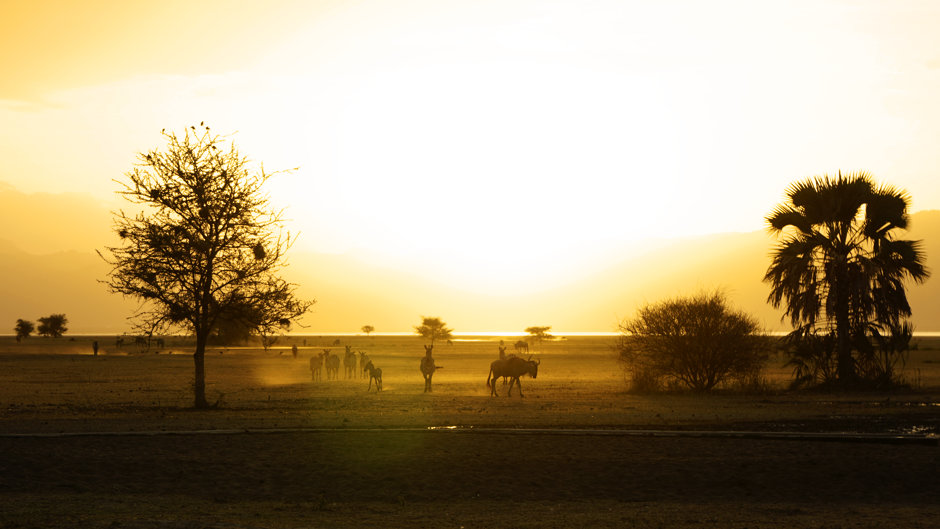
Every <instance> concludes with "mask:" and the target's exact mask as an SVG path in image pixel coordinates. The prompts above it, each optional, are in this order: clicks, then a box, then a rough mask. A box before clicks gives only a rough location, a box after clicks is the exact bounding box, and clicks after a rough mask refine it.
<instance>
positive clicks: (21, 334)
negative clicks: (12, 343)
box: [13, 319, 36, 342]
mask: <svg viewBox="0 0 940 529" xmlns="http://www.w3.org/2000/svg"><path fill="white" fill-rule="evenodd" d="M34 330H36V325H35V324H34V323H33V322H31V321H29V320H23V319H19V320H16V326H14V327H13V332H15V333H16V341H17V342H19V341H20V340H22V339H24V338H29V335H31V334H33V331H34Z"/></svg>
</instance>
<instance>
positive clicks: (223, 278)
mask: <svg viewBox="0 0 940 529" xmlns="http://www.w3.org/2000/svg"><path fill="white" fill-rule="evenodd" d="M163 135H164V137H165V138H166V140H167V146H166V148H165V149H163V150H153V151H149V152H146V153H141V154H140V155H139V163H138V164H137V166H136V167H135V168H134V169H133V170H132V171H130V172H128V173H126V175H125V176H126V177H127V181H124V182H119V183H120V184H121V185H122V186H123V189H122V190H121V191H119V193H120V194H121V195H123V196H124V198H125V199H127V200H128V201H129V202H130V203H131V204H132V205H133V207H134V210H135V212H134V213H126V212H124V211H119V212H117V213H115V224H114V230H115V232H116V233H117V235H118V236H119V237H120V240H121V242H120V245H119V246H115V247H109V248H107V249H106V252H107V253H108V254H109V255H108V256H106V257H105V256H103V258H104V259H105V260H106V261H107V262H108V263H109V264H110V265H111V266H112V270H111V271H110V273H109V275H108V279H107V281H105V282H106V283H107V284H108V285H109V286H110V287H111V290H112V291H113V292H118V293H121V294H124V295H127V296H132V297H136V298H139V299H140V300H141V301H142V302H143V303H142V305H141V309H140V310H139V311H138V312H137V313H136V314H135V318H136V319H137V320H138V321H143V322H145V323H146V325H148V326H149V327H151V328H153V329H165V328H177V329H183V330H188V331H190V332H192V333H193V334H194V335H195V338H196V350H195V353H194V354H193V359H194V364H195V378H194V380H195V382H194V384H193V386H194V390H195V406H196V407H197V408H206V407H208V406H209V404H208V402H207V401H206V393H205V391H206V377H205V352H206V343H207V341H208V339H209V336H210V335H211V334H212V332H213V330H215V329H216V328H217V326H218V325H219V324H220V323H221V322H223V321H226V320H228V321H232V320H237V321H240V322H243V323H244V324H245V325H248V326H249V327H251V328H252V329H255V330H260V331H268V330H270V329H271V328H272V326H274V325H278V326H280V325H284V326H286V325H289V324H290V322H291V321H294V320H296V319H297V318H299V317H300V316H301V315H303V314H304V313H305V312H306V311H307V309H308V308H309V307H310V305H311V304H312V303H313V301H302V300H299V299H297V298H296V297H295V296H294V291H295V288H296V286H295V285H293V284H291V283H288V282H286V281H285V280H284V279H282V278H281V277H279V275H278V273H279V272H280V271H281V269H282V268H283V267H284V266H285V265H286V261H285V252H286V251H287V249H288V248H290V246H291V244H292V243H293V241H294V238H291V236H290V234H289V233H287V232H285V231H284V221H283V220H282V217H281V214H282V213H281V212H280V211H273V210H271V208H270V206H269V204H268V197H267V195H266V194H264V193H263V192H262V187H263V185H264V183H265V182H266V181H267V179H268V178H269V177H270V176H271V173H266V172H265V171H264V168H263V166H262V167H261V168H260V169H254V168H252V167H250V166H249V163H248V160H247V159H246V158H244V157H243V156H241V155H240V154H239V152H238V150H237V149H236V148H235V145H234V144H233V143H231V142H228V141H225V140H223V139H222V138H220V137H219V136H216V135H212V134H211V133H210V132H209V127H204V126H203V125H202V124H200V126H199V128H197V127H190V128H189V129H187V130H186V131H185V134H183V135H182V136H180V135H177V134H175V133H167V132H165V131H164V133H163Z"/></svg>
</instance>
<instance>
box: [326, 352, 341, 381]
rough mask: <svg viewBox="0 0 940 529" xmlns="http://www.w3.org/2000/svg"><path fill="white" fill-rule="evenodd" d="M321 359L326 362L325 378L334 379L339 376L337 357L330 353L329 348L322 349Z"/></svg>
mask: <svg viewBox="0 0 940 529" xmlns="http://www.w3.org/2000/svg"><path fill="white" fill-rule="evenodd" d="M323 360H324V363H325V364H326V379H327V380H336V379H337V378H339V357H338V356H336V355H334V354H330V350H329V349H324V350H323Z"/></svg>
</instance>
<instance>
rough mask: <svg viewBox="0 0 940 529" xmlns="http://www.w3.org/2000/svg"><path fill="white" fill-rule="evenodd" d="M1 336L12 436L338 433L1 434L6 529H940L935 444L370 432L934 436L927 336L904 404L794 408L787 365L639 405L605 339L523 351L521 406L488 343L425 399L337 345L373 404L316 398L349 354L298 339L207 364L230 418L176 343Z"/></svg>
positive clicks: (831, 399) (400, 371)
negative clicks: (312, 366)
mask: <svg viewBox="0 0 940 529" xmlns="http://www.w3.org/2000/svg"><path fill="white" fill-rule="evenodd" d="M0 340H6V342H3V341H0V433H6V434H10V433H42V432H46V433H55V432H141V431H183V430H209V429H235V430H237V429H252V430H265V429H289V428H328V429H336V430H337V431H334V432H319V433H313V432H283V433H268V434H227V435H192V434H178V435H162V436H140V435H138V436H96V435H91V436H86V437H67V438H17V437H3V438H0V454H2V456H0V502H2V503H3V504H4V509H2V510H0V527H50V526H59V527H66V526H69V527H71V526H85V527H105V526H109V527H141V528H149V527H161V528H167V527H169V528H176V527H359V526H364V525H376V524H378V525H383V526H386V527H398V526H418V527H460V526H464V527H570V526H573V525H581V526H591V527H702V526H703V525H704V526H721V527H783V526H786V527H894V526H906V527H935V526H937V525H936V522H935V520H937V519H938V518H937V515H938V514H940V508H938V507H936V502H935V498H936V497H937V493H938V492H940V485H938V483H937V480H936V479H935V476H934V474H935V470H936V468H937V467H936V464H937V461H938V452H937V450H938V448H937V447H935V446H913V445H912V446H908V445H903V446H891V445H879V444H865V443H860V444H859V443H854V444H843V443H821V442H809V441H802V442H797V441H767V440H753V439H705V438H635V437H617V436H611V437H601V436H551V435H509V434H480V433H476V434H474V433H450V432H422V431H385V432H375V431H359V429H371V428H385V429H390V428H415V429H422V428H426V427H428V426H448V425H458V426H462V427H466V428H470V427H476V428H478V429H479V428H482V427H510V428H522V427H530V428H546V427H548V428H567V429H585V428H601V429H605V428H636V429H680V430H791V431H792V430H798V431H857V432H903V431H918V432H920V433H929V432H933V433H937V427H938V424H940V406H938V399H937V398H936V397H937V396H938V395H937V394H938V393H940V348H938V347H936V344H935V342H934V341H926V342H923V343H921V345H920V347H918V350H917V351H914V352H912V354H911V358H910V360H909V362H908V370H909V372H913V371H912V370H919V374H918V377H919V388H918V389H916V390H914V391H909V392H895V393H891V394H878V395H872V394H856V395H844V394H821V393H805V392H803V393H792V392H787V391H783V390H782V389H781V388H783V387H785V382H786V380H787V376H788V372H787V370H786V369H785V368H783V367H780V364H782V359H781V360H780V361H778V362H777V365H776V366H773V367H772V368H771V369H769V370H768V373H767V377H768V380H770V382H771V384H772V386H774V387H775V389H774V390H773V391H769V392H765V393H761V394H742V393H735V392H723V393H718V394H715V395H708V396H699V395H690V394H671V395H631V394H627V393H625V392H624V388H625V386H624V383H623V379H622V374H621V372H620V370H619V367H618V365H617V362H616V359H615V356H614V353H613V352H612V350H611V349H610V348H609V344H610V343H611V342H612V341H613V340H612V339H610V338H570V339H568V340H562V341H556V342H552V343H546V344H544V345H543V347H542V349H541V351H538V350H535V351H533V352H534V353H536V356H537V357H540V358H541V360H542V365H541V367H540V371H539V376H538V378H537V379H536V380H532V379H528V378H526V379H523V390H524V392H525V394H526V397H525V398H524V399H523V398H518V397H517V396H515V395H514V396H513V397H512V398H506V397H505V396H503V397H500V398H492V397H490V396H489V392H488V389H487V388H486V387H485V377H486V370H487V369H488V364H489V362H490V360H492V359H493V358H495V357H496V353H497V349H496V342H494V341H467V342H464V341H458V342H455V345H453V346H448V345H439V346H437V347H436V351H435V358H436V360H437V363H438V365H442V366H444V369H443V370H440V371H439V372H438V374H437V375H436V376H435V384H434V393H433V394H424V393H423V391H422V390H423V381H422V379H421V376H420V374H419V372H418V363H419V359H420V357H421V355H422V354H423V349H422V348H421V346H420V342H419V341H418V339H417V338H411V337H375V338H366V337H352V338H349V339H347V340H348V341H349V342H350V343H351V344H352V345H353V347H354V349H356V350H359V349H362V350H365V351H367V352H368V353H369V355H370V357H371V358H372V359H373V361H374V362H375V364H376V365H377V366H378V367H381V368H382V369H383V374H384V385H385V389H386V390H385V391H384V392H383V393H381V394H378V395H377V394H375V393H372V394H368V393H367V392H366V386H367V384H368V380H367V379H366V378H362V379H356V380H352V381H346V380H339V381H330V382H325V381H324V382H320V383H313V382H311V381H310V380H309V370H308V367H307V366H308V358H309V356H310V355H311V354H314V353H316V352H319V351H320V350H321V349H322V348H331V349H332V350H333V352H334V353H342V347H335V346H327V345H323V344H327V343H332V340H333V339H332V338H322V339H320V341H319V342H317V343H314V340H315V339H314V338H312V337H311V338H307V340H308V346H307V347H303V343H302V341H301V340H302V339H297V343H298V345H300V347H301V349H300V353H301V354H300V356H301V358H298V359H293V358H291V355H290V353H289V350H284V353H283V354H281V355H278V351H272V352H268V353H265V352H263V351H261V350H252V349H229V350H226V351H225V353H224V354H218V353H217V352H216V353H213V354H211V355H210V356H209V358H208V359H207V367H208V388H209V396H210V399H212V400H215V399H220V403H221V408H220V409H218V410H211V411H195V410H191V409H190V406H191V402H192V395H191V391H190V389H189V386H188V384H189V383H190V382H191V380H192V359H191V357H190V356H189V355H188V354H183V351H182V349H183V347H181V345H182V344H180V343H176V342H171V343H169V344H168V350H173V351H174V352H173V354H167V353H168V351H161V354H153V353H148V354H122V353H116V352H114V351H111V350H110V349H111V348H110V347H109V345H111V344H113V340H108V342H105V340H103V339H102V340H101V343H102V345H103V346H104V347H103V348H104V350H105V351H106V352H107V354H102V355H101V356H99V357H98V358H94V357H92V356H91V354H90V353H91V347H90V339H84V338H82V339H76V340H75V341H68V339H59V340H58V341H55V342H53V341H52V340H39V339H31V340H30V341H29V342H28V343H27V344H25V345H24V344H20V345H17V344H15V343H12V340H10V339H0ZM506 341H507V343H511V342H512V341H514V339H507V340H506ZM279 345H282V346H284V347H287V348H289V346H290V344H289V343H287V344H279ZM174 348H175V349H174ZM129 349H130V350H133V347H130V348H129ZM214 351H218V349H214ZM510 351H511V349H510ZM75 353H82V354H75ZM500 390H501V392H503V393H504V391H505V390H504V389H503V388H500ZM862 462H864V463H862Z"/></svg>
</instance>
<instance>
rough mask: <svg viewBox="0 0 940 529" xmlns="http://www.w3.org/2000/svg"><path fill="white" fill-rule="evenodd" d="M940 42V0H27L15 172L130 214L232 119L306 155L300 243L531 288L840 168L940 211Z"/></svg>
mask: <svg viewBox="0 0 940 529" xmlns="http://www.w3.org/2000/svg"><path fill="white" fill-rule="evenodd" d="M938 28H940V3H938V2H933V1H922V2H916V1H867V2H866V1H852V2H848V1H845V2H843V1H806V2H753V1H739V2H731V1H711V2H701V1H697V0H688V1H680V0H673V1H668V0H667V1H642V2H641V1H585V2H580V1H578V2H575V1H543V0H533V1H523V0H498V1H497V0H494V1H489V0H473V1H465V2H450V1H439V0H428V1H422V0H395V1H299V0H298V1H264V2H261V1H240V2H238V1H227V0H211V1H204V0H201V1H199V2H192V1H188V0H187V1H180V0H160V1H143V0H142V1H129V2H128V1H117V0H115V1H107V0H83V1H70V0H63V1H46V0H24V1H20V0H2V2H0V72H2V74H0V182H2V183H4V184H6V185H8V186H12V187H13V188H15V189H16V190H18V191H20V192H23V193H28V194H29V193H40V192H44V193H58V192H76V193H84V194H87V195H89V196H90V197H92V198H94V199H95V200H97V201H100V202H101V203H102V204H105V205H107V207H108V208H112V209H113V208H114V207H117V204H118V202H117V198H116V197H115V191H116V190H117V189H118V186H117V184H116V183H115V182H114V181H113V180H114V179H121V178H122V175H123V174H124V173H125V172H126V171H128V170H129V169H131V168H132V166H133V164H134V162H135V155H136V153H138V152H141V151H145V150H148V149H152V148H158V147H162V146H163V145H164V142H163V141H162V138H161V136H160V131H161V129H164V128H166V129H168V130H176V131H181V130H182V129H183V128H184V127H186V126H189V125H191V124H198V123H199V122H200V121H205V122H206V123H207V124H209V125H210V126H211V127H212V129H213V130H214V131H217V132H219V133H226V134H228V133H235V135H234V140H235V142H236V144H237V145H238V146H239V147H240V149H241V151H242V153H243V154H245V155H247V156H249V157H250V158H251V159H253V160H255V161H258V162H263V163H264V166H265V168H266V169H267V170H278V169H289V168H294V167H298V168H299V169H297V170H296V171H294V172H291V173H288V174H283V175H280V176H277V177H276V178H275V179H273V180H272V181H271V186H270V192H271V195H272V200H273V202H274V203H275V204H276V205H278V206H285V207H287V208H288V209H287V217H288V218H290V219H292V222H291V225H290V227H291V229H292V230H293V231H299V232H300V238H299V240H298V242H297V246H296V247H295V248H297V249H299V250H301V251H311V252H325V253H336V254H343V253H351V254H357V255H361V256H363V257H364V258H365V259H371V260H373V261H374V262H377V263H382V264H383V265H387V266H390V267H395V266H398V267H403V268H404V267H410V268H412V269H413V270H415V271H416V272H418V273H424V274H427V275H428V276H431V277H434V278H436V279H439V280H441V281H450V282H460V283H461V284H464V285H467V286H468V287H470V288H474V289H478V290H479V291H483V292H493V293H497V292H506V291H511V290H512V289H513V288H518V287H520V286H524V285H526V284H531V283H534V282H554V281H562V280H563V278H564V277H565V276H566V275H568V274H572V273H577V271H578V270H581V269H583V268H584V267H585V266H589V263H591V262H595V261H596V260H597V259H598V258H599V257H598V256H600V255H603V253H604V252H605V251H609V250H610V249H611V248H620V249H624V248H642V247H643V246H644V245H645V244H647V243H646V242H644V241H647V240H649V239H657V238H664V237H686V236H697V235H702V234H709V233H721V232H738V231H742V232H743V231H752V230H759V229H761V228H763V227H764V220H763V219H764V217H765V215H767V214H768V213H769V212H770V211H771V210H772V209H773V207H774V205H775V204H777V203H779V202H780V201H781V200H782V198H783V192H784V190H785V188H786V187H787V186H788V185H789V184H790V183H791V182H793V181H794V180H797V179H800V178H804V177H808V176H813V175H817V174H823V173H835V172H836V171H838V170H839V169H841V170H843V171H856V170H866V171H870V172H871V173H873V175H874V177H875V178H876V179H877V180H881V181H887V182H890V183H892V184H894V185H897V186H900V187H902V188H904V189H907V190H908V191H909V192H910V194H911V196H912V198H913V206H914V207H913V210H914V211H917V210H923V209H940V186H938V185H937V183H936V182H937V176H938V175H937V173H938V166H940V154H938V153H940V97H938V94H940V31H938ZM13 228H16V229H29V227H28V226H18V227H10V226H7V227H4V229H5V230H10V229H13ZM605 323H606V322H605Z"/></svg>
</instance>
